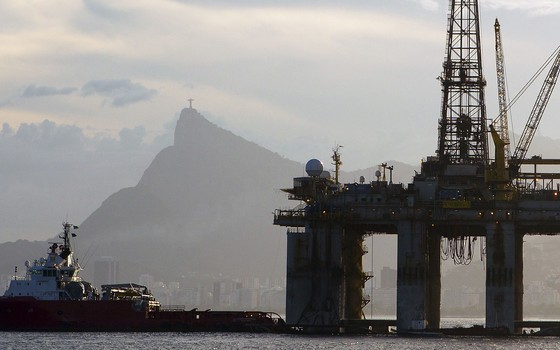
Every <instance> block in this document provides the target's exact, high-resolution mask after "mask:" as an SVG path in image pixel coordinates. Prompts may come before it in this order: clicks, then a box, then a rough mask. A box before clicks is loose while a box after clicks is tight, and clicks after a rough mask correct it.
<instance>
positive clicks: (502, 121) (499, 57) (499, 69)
mask: <svg viewBox="0 0 560 350" xmlns="http://www.w3.org/2000/svg"><path fill="white" fill-rule="evenodd" d="M494 35H495V40H496V77H497V80H498V106H499V110H500V114H499V116H498V118H497V119H496V120H495V121H494V123H493V124H495V125H496V126H497V128H496V129H497V130H496V131H497V132H498V134H499V135H500V138H501V139H502V142H503V144H504V156H505V159H506V161H507V159H509V158H510V148H509V131H508V116H507V110H508V108H507V102H506V76H505V66H504V50H503V47H502V36H501V34H500V22H498V19H497V18H496V22H495V24H494Z"/></svg>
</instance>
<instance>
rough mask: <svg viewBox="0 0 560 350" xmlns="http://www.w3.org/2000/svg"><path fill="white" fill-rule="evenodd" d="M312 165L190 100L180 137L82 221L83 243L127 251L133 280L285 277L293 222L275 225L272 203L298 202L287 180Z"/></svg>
mask: <svg viewBox="0 0 560 350" xmlns="http://www.w3.org/2000/svg"><path fill="white" fill-rule="evenodd" d="M302 167H303V165H302V164H299V163H297V162H294V161H290V160H288V159H285V158H283V157H281V156H279V155H278V154H276V153H273V152H271V151H268V150H266V149H264V148H262V147H260V146H258V145H256V144H254V143H251V142H248V141H246V140H244V139H243V138H241V137H239V136H236V135H234V134H232V133H231V132H229V131H226V130H224V129H221V128H219V127H218V126H216V125H214V124H212V123H210V122H209V121H208V120H206V119H205V118H204V117H203V116H202V115H200V114H199V113H198V112H197V111H196V110H195V109H191V108H187V109H184V110H183V111H182V112H181V116H180V118H179V120H178V122H177V127H176V130H175V142H174V144H173V146H170V147H167V148H165V149H164V150H162V151H161V152H160V153H159V154H158V155H157V156H156V157H155V159H154V160H153V162H152V163H151V164H150V166H149V167H148V168H147V169H146V171H145V172H144V174H143V176H142V178H141V180H140V181H139V183H138V185H137V186H135V187H131V188H125V189H122V190H120V191H118V192H116V193H114V194H113V195H111V196H110V197H109V198H107V199H106V200H105V201H104V202H103V203H102V205H101V207H100V208H99V209H97V210H96V211H95V212H93V213H92V214H91V215H90V216H89V217H88V218H87V219H86V220H85V221H84V222H83V223H82V225H81V226H80V236H81V244H85V245H86V246H88V247H90V246H91V247H93V248H92V249H95V255H94V256H92V257H91V259H95V257H96V256H100V255H108V256H114V257H116V258H118V259H119V260H120V261H121V268H122V270H123V271H122V274H123V276H122V277H123V279H124V277H125V276H126V277H128V278H132V279H133V280H137V276H138V275H139V274H140V273H152V274H154V275H156V276H157V278H161V279H163V280H173V278H175V277H176V276H180V275H181V274H185V273H187V272H193V271H195V272H198V273H207V274H218V273H222V274H224V275H233V276H271V277H272V276H274V275H276V276H281V275H283V273H284V268H285V267H284V262H285V234H284V233H285V230H284V229H282V228H278V227H274V226H273V225H272V218H273V216H272V212H273V210H274V209H275V208H277V207H279V206H286V205H294V204H288V202H287V199H286V195H285V194H283V193H281V192H280V191H279V189H280V188H283V187H289V186H291V182H292V177H294V176H298V175H299V174H300V173H301V171H302ZM91 259H90V260H91Z"/></svg>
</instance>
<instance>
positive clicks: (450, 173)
mask: <svg viewBox="0 0 560 350" xmlns="http://www.w3.org/2000/svg"><path fill="white" fill-rule="evenodd" d="M449 9H450V14H449V18H448V28H447V41H446V43H447V46H446V48H447V50H446V57H445V59H444V63H443V73H442V74H441V76H440V77H439V80H440V82H441V86H442V105H441V116H440V118H439V120H438V149H437V151H436V154H435V155H433V156H428V157H426V158H425V160H424V161H423V162H422V165H421V169H420V172H419V173H417V174H416V175H415V176H414V178H413V181H412V182H411V183H409V184H407V185H403V184H393V183H392V181H386V178H385V176H383V177H382V178H381V176H380V174H379V176H377V180H375V181H372V182H365V181H360V182H359V183H344V184H343V183H339V182H338V180H337V179H338V176H336V177H335V179H332V178H331V177H330V176H328V174H326V173H325V172H324V171H323V169H322V167H321V166H320V164H321V165H322V163H320V162H319V161H317V160H312V161H310V162H309V163H308V164H307V167H306V170H307V174H308V176H306V177H298V178H294V183H293V187H292V188H289V189H285V191H286V192H287V193H288V194H289V198H290V199H293V200H297V201H300V203H301V204H300V205H299V206H298V207H296V208H294V209H290V210H277V211H276V212H275V215H274V223H275V224H276V225H281V226H286V227H288V259H287V301H286V303H287V305H286V321H287V324H288V325H290V326H293V327H299V328H303V329H307V330H308V331H310V332H315V331H327V332H332V331H343V332H349V331H352V330H353V327H355V326H356V325H359V322H354V321H356V320H360V319H363V318H364V317H363V313H362V312H361V308H362V307H363V306H364V305H365V304H366V303H367V301H368V297H367V296H363V295H362V293H363V290H362V288H363V286H364V282H365V281H366V280H367V279H368V277H370V276H369V274H368V273H367V272H365V271H363V267H362V265H361V257H362V255H363V254H364V252H365V248H363V239H364V237H365V236H367V235H371V234H395V235H398V248H397V252H396V254H397V315H396V326H397V330H398V332H400V333H407V332H417V331H428V330H440V318H441V316H440V305H441V254H443V252H442V250H441V249H440V247H441V245H442V241H445V242H447V245H449V244H451V245H455V246H456V245H457V244H458V245H461V244H470V243H472V242H474V241H478V242H483V243H482V244H483V245H484V249H485V252H486V266H487V268H486V321H485V328H484V330H485V331H487V332H500V333H516V332H519V331H520V330H521V327H522V326H523V323H524V320H523V237H524V235H528V234H558V233H560V201H559V200H558V197H559V182H558V181H559V180H560V176H559V175H558V174H557V173H554V172H546V171H543V170H544V167H545V166H546V165H551V164H560V160H554V159H552V160H551V159H546V160H545V159H540V158H539V157H533V158H530V159H526V158H525V156H526V154H527V148H528V143H530V140H531V139H532V136H533V135H534V132H535V129H536V127H537V126H538V122H539V121H540V118H541V117H542V115H543V113H544V107H545V106H546V103H547V102H548V99H549V98H550V94H551V92H552V90H553V88H554V85H555V83H556V80H557V78H558V69H559V66H560V53H559V52H558V51H557V52H555V53H554V54H553V56H552V60H551V62H552V65H551V69H550V71H549V72H548V75H547V76H546V78H545V82H544V85H543V88H542V89H541V93H540V94H539V96H538V97H537V102H536V104H535V107H534V108H533V112H532V113H531V115H530V116H529V122H528V123H527V127H526V129H527V130H526V131H527V133H528V134H527V136H524V137H522V140H521V141H520V144H519V145H518V148H517V149H516V151H515V152H514V155H513V156H512V157H511V158H508V157H509V156H507V155H506V154H507V153H506V152H505V150H504V148H505V145H506V142H507V141H504V140H503V139H502V138H501V137H500V133H499V131H503V128H501V129H500V128H497V129H498V131H497V130H496V128H494V126H490V125H489V122H488V120H487V118H486V106H485V102H484V101H485V94H484V89H485V85H486V81H485V79H484V76H483V74H482V61H481V57H482V55H481V45H480V28H479V13H478V1H476V0H471V1H455V0H451V1H450V7H449ZM488 134H490V135H491V136H492V141H493V144H494V150H495V151H494V154H493V155H491V154H490V152H489V147H488V141H487V140H488ZM508 153H509V152H508ZM528 166H532V168H530V169H529V168H528ZM537 167H538V170H537ZM319 170H321V171H319ZM384 170H385V169H384ZM528 170H532V171H528ZM337 172H338V169H337ZM450 242H451V243H450ZM444 245H445V244H444ZM453 258H454V260H455V261H456V263H465V262H467V261H468V260H469V259H470V258H471V257H470V256H469V255H468V253H467V252H466V251H465V250H462V251H461V250H459V252H458V253H457V252H454V256H453ZM364 324H366V323H364ZM367 324H368V325H370V326H371V323H367ZM350 325H352V326H350Z"/></svg>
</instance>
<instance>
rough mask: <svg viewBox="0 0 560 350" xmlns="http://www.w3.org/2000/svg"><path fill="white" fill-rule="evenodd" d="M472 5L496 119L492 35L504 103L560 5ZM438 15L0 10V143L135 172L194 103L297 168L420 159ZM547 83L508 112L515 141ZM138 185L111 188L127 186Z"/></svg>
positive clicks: (226, 4)
mask: <svg viewBox="0 0 560 350" xmlns="http://www.w3.org/2000/svg"><path fill="white" fill-rule="evenodd" d="M480 5H481V17H482V32H483V33H482V37H483V50H484V51H483V52H484V59H485V61H484V69H485V75H486V79H487V81H488V87H487V90H486V95H487V103H488V116H489V117H490V118H492V117H493V116H495V115H496V109H497V107H496V92H495V79H496V78H495V61H494V56H493V55H494V41H493V35H494V33H493V23H494V19H495V18H496V17H499V19H500V22H501V24H502V36H503V41H504V50H505V55H506V68H507V75H508V82H509V90H510V94H512V95H513V94H515V93H516V92H517V91H518V90H519V89H520V88H521V86H522V85H523V84H524V83H525V82H526V81H527V80H528V79H529V78H530V76H531V75H532V74H533V73H534V72H535V71H536V70H537V68H538V67H539V66H540V65H541V64H542V63H543V62H544V60H545V59H546V58H547V57H548V56H549V55H550V54H551V53H552V51H553V50H554V49H555V48H556V47H557V46H558V45H559V44H560V39H559V37H558V33H560V1H553V0H486V1H485V0H481V1H480ZM448 6H449V5H448V1H447V0H394V1H381V0H374V1H365V0H363V1H359V0H352V1H344V2H340V1H324V0H323V1H313V0H300V1H290V0H275V1H256V0H244V1H186V0H184V1H179V0H177V1H170V0H159V1H147V0H122V1H109V0H96V1H93V0H84V1H70V0H68V1H56V0H53V1H7V0H3V1H2V0H0V22H1V23H2V25H1V26H0V45H1V47H2V50H1V54H0V66H1V67H2V74H0V122H1V123H2V124H3V128H2V131H0V132H1V133H2V137H3V138H4V143H3V145H6V144H10V145H12V146H10V147H15V146H13V145H14V144H15V143H14V142H15V140H16V135H17V138H18V140H19V141H18V142H21V141H22V140H27V141H26V142H27V143H26V144H27V145H28V146H26V147H27V148H28V149H27V152H28V153H29V154H35V158H40V159H41V160H42V163H41V164H40V165H37V167H39V166H41V167H42V168H41V169H42V171H45V168H44V167H45V166H46V165H45V164H49V162H50V161H51V159H49V157H51V155H52V154H54V153H53V152H55V151H52V150H53V149H64V148H65V147H77V146H76V145H77V144H79V145H80V147H77V148H76V149H82V148H84V149H86V150H89V152H92V154H94V155H92V157H97V156H96V155H95V154H98V153H97V152H98V151H99V152H101V151H100V150H105V151H106V150H107V147H109V146H107V145H108V144H111V145H112V146H111V147H113V150H115V149H118V152H105V153H104V155H103V158H104V159H107V157H110V154H118V157H115V158H114V159H113V158H111V159H110V160H107V164H121V163H122V162H121V158H119V157H123V158H122V159H124V158H126V154H127V152H128V150H130V152H133V150H134V149H135V148H134V147H133V146H134V145H136V146H137V147H136V151H135V152H136V153H135V154H138V153H139V152H144V151H145V153H143V154H144V155H143V156H142V157H144V158H142V160H140V157H137V158H136V159H137V163H135V167H133V168H134V169H136V167H137V168H138V169H141V168H143V167H146V166H147V164H145V165H144V163H145V162H146V159H151V157H152V156H153V154H155V152H156V151H157V150H158V149H161V148H163V147H164V146H166V145H168V144H170V138H169V133H168V132H169V130H170V128H172V127H173V126H174V120H176V118H177V115H178V113H179V112H180V110H181V109H182V108H184V107H186V106H188V101H187V100H188V99H189V98H193V99H194V102H193V106H194V107H195V108H197V109H198V110H199V111H200V112H201V113H202V114H204V115H205V116H206V117H207V118H208V119H209V120H210V121H212V122H214V123H216V124H218V125H220V126H221V127H223V128H226V129H228V130H231V131H233V132H234V133H236V134H238V135H240V136H243V137H245V138H246V139H248V140H250V141H254V142H256V143H258V144H260V145H262V146H264V147H266V148H268V149H270V150H272V151H275V152H277V153H279V154H281V155H283V156H285V157H287V158H290V159H293V160H297V161H301V162H305V161H306V160H307V159H309V158H313V157H317V158H320V159H323V160H324V161H325V162H328V161H329V159H328V158H329V156H330V154H331V149H332V148H333V147H334V146H335V145H336V144H341V145H344V148H343V150H342V157H343V158H342V161H343V163H344V164H343V167H344V168H345V169H346V170H355V169H360V168H366V167H369V166H372V165H375V164H378V163H379V162H381V161H385V160H391V159H394V160H399V161H402V162H407V163H410V164H417V163H419V161H420V160H421V159H422V158H424V157H426V156H428V155H433V154H434V152H435V148H436V143H437V119H438V117H439V111H440V101H441V92H440V85H439V83H438V81H437V80H436V77H437V76H438V75H439V74H440V73H441V70H442V69H441V64H442V62H443V59H444V53H445V37H446V25H447V10H448ZM542 80H543V78H541V79H538V83H537V84H536V85H538V86H536V87H534V88H533V89H532V90H530V91H529V92H528V93H527V94H526V96H525V97H524V98H523V99H522V100H521V101H520V102H519V103H518V104H517V105H516V106H515V109H514V111H513V113H514V115H513V118H514V125H513V128H514V131H516V132H517V133H520V131H521V130H522V128H523V126H524V124H525V121H526V118H527V115H528V113H529V111H530V109H531V107H532V104H533V102H534V100H535V97H536V94H537V92H538V89H539V88H540V85H541V82H542ZM559 96H560V92H558V91H557V92H556V93H555V95H554V96H553V98H552V100H551V102H550V104H549V107H548V110H547V113H546V115H545V117H544V119H543V121H542V124H541V127H540V129H539V133H541V134H542V135H545V136H549V137H552V138H560V136H558V135H557V132H556V130H558V128H559V127H560V118H558V115H559V114H560V97H559ZM45 120H48V121H49V122H45ZM22 126H23V129H22ZM37 135H42V136H41V139H42V140H43V141H41V142H36V141H37V137H38V136H37ZM71 135H74V136H73V137H72V136H71ZM162 135H163V136H162ZM78 139H79V142H78V141H77V140H78ZM30 140H35V141H33V142H31V141H30ZM154 140H155V141H154ZM45 142H46V144H48V145H49V147H51V148H48V147H47V148H48V149H50V150H51V152H50V153H49V152H44V151H45V150H44V149H45V147H46V146H45ZM55 146H56V147H55ZM52 147H55V148H52ZM142 147H143V148H142ZM41 149H42V150H41ZM142 150H143V151H142ZM10 152H11V153H10ZM15 152H16V151H14V150H13V149H12V150H10V149H6V147H5V149H4V150H3V151H2V153H1V154H3V155H4V157H3V159H2V162H3V167H2V172H5V169H6V167H16V168H17V166H18V164H21V163H24V161H22V160H20V162H19V163H17V162H16V161H15V160H14V159H13V158H14V157H13V156H12V157H10V156H9V154H12V155H14V154H16V153H15ZM551 156H552V155H551ZM557 156H558V155H557ZM53 157H54V158H53V159H59V158H60V157H61V156H60V154H59V155H58V156H56V157H55V156H53ZM57 157H58V158H57ZM78 158H79V157H78ZM132 158H134V157H132ZM6 159H10V162H12V163H9V162H7V161H6ZM92 159H93V158H92ZM115 159H118V160H117V161H116V160H115ZM14 162H15V163H14ZM27 166H28V167H33V165H29V164H28V165H27ZM16 170H17V169H16ZM29 170H30V171H31V172H35V170H33V169H29ZM128 170H130V169H128ZM123 171H124V170H123ZM4 175H5V174H4ZM140 176H141V171H140V173H138V174H135V175H134V174H129V175H127V177H126V180H122V179H115V182H114V184H113V186H110V187H111V188H113V187H115V189H114V190H117V189H118V188H120V187H119V186H122V185H128V186H132V185H134V184H135V181H137V179H138V178H139V177H140ZM16 177H17V176H16ZM3 178H4V179H5V178H7V177H6V176H4V177H3ZM10 178H11V177H10ZM6 185H9V183H3V184H2V186H3V187H4V186H6ZM76 185H81V184H76ZM107 191H109V189H107ZM108 194H110V193H108ZM108 194H107V195H108ZM4 204H5V203H4ZM98 204H99V203H96V204H95V205H94V207H93V209H95V207H96V206H97V205H98ZM63 210H65V212H66V211H67V209H66V208H64V209H63ZM84 212H85V211H84ZM83 215H85V214H83ZM57 219H58V218H57ZM80 219H81V220H83V219H84V218H80ZM0 228H1V224H0Z"/></svg>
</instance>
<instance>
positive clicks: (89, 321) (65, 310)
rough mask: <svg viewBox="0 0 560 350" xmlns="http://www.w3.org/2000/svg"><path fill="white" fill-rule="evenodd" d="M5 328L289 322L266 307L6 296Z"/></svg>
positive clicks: (238, 328)
mask: <svg viewBox="0 0 560 350" xmlns="http://www.w3.org/2000/svg"><path fill="white" fill-rule="evenodd" d="M0 331H74V332H75V331H83V332H196V331H200V332H281V331H284V321H283V320H282V319H281V318H280V317H279V316H278V315H276V314H274V313H267V312H262V311H198V310H190V311H185V310H165V309H160V310H153V311H146V310H142V309H141V308H139V307H138V304H136V303H135V302H133V301H127V300H88V301H72V300H63V301H45V300H36V299H34V298H31V297H15V298H0Z"/></svg>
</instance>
